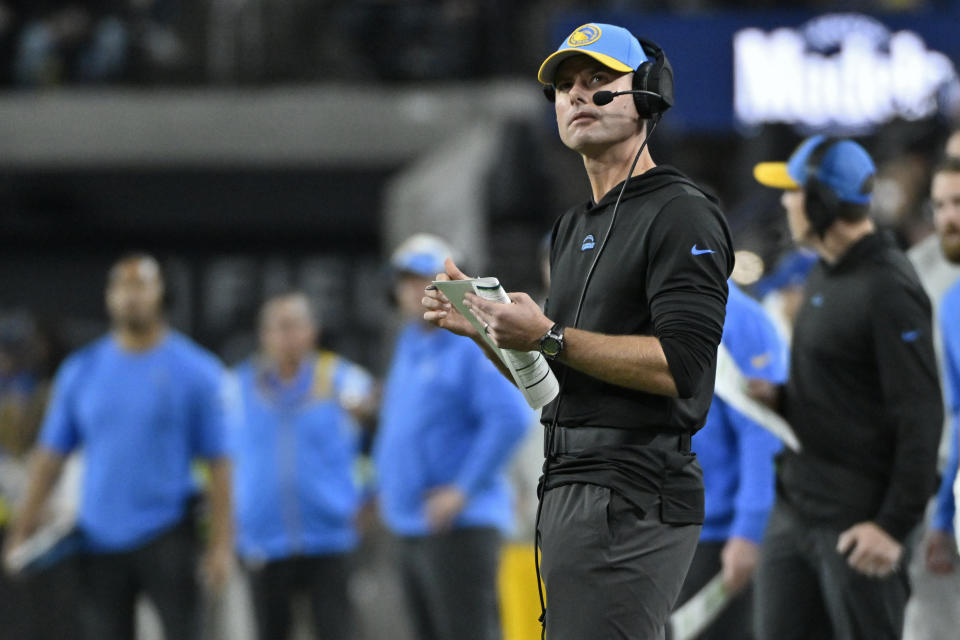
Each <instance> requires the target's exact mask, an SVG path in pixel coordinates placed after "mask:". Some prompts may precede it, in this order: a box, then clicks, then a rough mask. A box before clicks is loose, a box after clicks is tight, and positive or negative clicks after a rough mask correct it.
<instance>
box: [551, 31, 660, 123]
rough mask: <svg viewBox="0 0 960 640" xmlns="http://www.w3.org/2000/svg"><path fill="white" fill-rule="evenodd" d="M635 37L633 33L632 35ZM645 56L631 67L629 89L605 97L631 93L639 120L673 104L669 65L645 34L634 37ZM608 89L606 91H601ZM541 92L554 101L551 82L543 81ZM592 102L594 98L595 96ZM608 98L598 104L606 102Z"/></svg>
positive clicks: (654, 114) (645, 118) (657, 114)
mask: <svg viewBox="0 0 960 640" xmlns="http://www.w3.org/2000/svg"><path fill="white" fill-rule="evenodd" d="M635 37H636V36H635ZM637 41H638V42H639V43H640V46H641V47H642V48H643V52H644V53H645V54H647V57H648V58H653V60H652V61H651V60H649V59H647V60H644V61H643V63H641V64H640V66H639V67H637V68H636V69H635V70H634V73H633V90H632V91H623V92H620V91H618V92H616V93H614V94H612V95H610V96H609V97H610V98H612V97H614V96H616V95H622V94H624V93H632V94H633V104H634V106H636V108H637V113H638V114H639V115H640V118H642V119H643V120H649V119H651V118H653V117H654V116H659V115H663V113H664V112H665V111H666V110H667V109H669V108H670V107H672V106H673V66H672V65H671V64H670V61H669V60H668V59H667V55H666V54H665V53H664V52H663V49H662V48H660V45H658V44H657V43H655V42H654V41H652V40H647V39H646V38H637ZM603 93H608V94H609V93H610V92H603ZM543 95H544V97H545V98H546V99H547V100H548V101H550V102H556V99H557V90H556V88H555V87H554V86H553V85H549V84H548V85H544V87H543ZM594 102H596V103H597V104H601V103H600V102H597V100H596V98H595V99H594ZM608 102H609V99H608V100H606V102H603V103H602V104H607V103H608Z"/></svg>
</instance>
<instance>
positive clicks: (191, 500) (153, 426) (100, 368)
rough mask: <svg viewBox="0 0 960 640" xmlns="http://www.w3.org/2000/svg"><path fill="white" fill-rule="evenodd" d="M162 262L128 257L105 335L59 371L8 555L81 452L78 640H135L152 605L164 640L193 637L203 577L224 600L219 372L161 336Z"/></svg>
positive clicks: (178, 338) (112, 292)
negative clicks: (140, 612)
mask: <svg viewBox="0 0 960 640" xmlns="http://www.w3.org/2000/svg"><path fill="white" fill-rule="evenodd" d="M163 296H164V282H163V277H162V274H161V271H160V267H159V265H158V263H157V261H156V260H155V259H154V258H152V257H151V256H148V255H144V254H134V255H130V256H127V257H124V258H122V259H121V260H119V261H118V262H117V263H116V264H115V265H114V266H113V267H112V268H111V269H110V272H109V278H108V283H107V291H106V303H107V310H108V312H109V316H110V320H111V325H112V330H111V332H110V333H109V334H108V335H106V336H104V337H102V338H100V339H99V340H97V341H96V342H94V343H92V344H91V345H89V346H87V347H85V348H82V349H80V350H79V351H77V352H75V353H74V354H72V355H71V356H70V357H69V358H68V359H67V361H66V362H65V363H64V364H63V366H62V367H61V368H60V370H59V372H58V373H57V377H56V380H55V383H54V389H53V393H52V397H51V401H50V406H49V408H48V410H47V414H46V417H45V420H44V424H43V426H42V430H41V434H40V438H39V443H38V446H37V450H36V452H35V456H34V460H33V464H32V468H31V471H30V478H29V482H28V488H27V491H26V497H25V499H24V504H23V507H22V509H21V510H20V512H19V513H18V514H17V517H16V519H15V521H14V525H13V528H12V532H11V536H10V539H9V540H8V541H7V542H8V544H7V551H8V552H9V551H11V550H12V549H13V548H15V547H16V546H18V545H19V544H20V543H22V542H24V541H25V540H26V539H27V538H28V536H29V535H30V534H31V533H32V532H33V531H35V530H36V529H37V528H38V526H39V525H40V524H41V519H42V515H41V514H42V511H43V506H44V504H45V502H46V499H47V497H48V495H49V494H50V491H51V488H52V487H53V485H54V483H55V481H56V479H57V478H58V476H59V475H60V472H61V470H62V469H63V466H64V462H65V460H66V458H67V456H68V455H70V454H71V453H72V452H74V451H78V450H82V455H83V459H84V471H83V479H82V486H81V495H80V504H79V512H78V516H77V518H78V522H77V526H78V528H79V531H80V533H81V534H82V537H83V540H84V547H85V553H84V556H83V559H82V571H81V577H80V580H81V598H82V607H83V611H82V616H81V618H82V620H83V631H84V637H85V638H88V639H89V640H114V639H116V640H129V639H130V638H133V637H135V633H136V630H135V622H134V621H135V616H134V611H135V602H136V599H137V597H138V596H139V595H140V594H144V595H146V596H147V597H148V598H149V599H150V600H152V602H153V604H154V605H155V606H156V609H157V611H158V613H159V615H160V619H161V622H162V624H163V628H164V632H165V636H166V637H167V638H168V639H170V640H173V639H176V640H180V639H184V640H190V639H191V638H197V637H199V603H200V590H199V584H198V582H197V577H198V573H200V574H201V575H203V576H204V578H205V582H206V586H207V587H208V588H209V589H211V591H214V592H216V591H218V590H219V589H221V588H222V587H223V586H224V584H225V582H226V580H227V577H228V574H229V571H230V566H231V560H232V555H233V536H232V526H231V506H230V466H229V463H228V461H227V458H226V420H227V411H226V407H225V398H224V394H223V378H224V372H223V368H222V366H221V364H220V362H219V361H218V360H217V359H216V358H215V357H214V356H213V355H211V354H210V353H208V352H207V351H205V350H204V349H202V348H200V347H199V346H197V345H196V344H195V343H193V342H192V341H190V340H189V339H188V338H187V337H186V336H184V335H182V334H180V333H178V332H176V331H173V330H171V329H170V328H168V327H167V325H166V322H165V320H164V317H163V309H162V307H163ZM197 458H200V459H204V460H206V461H207V462H208V463H209V465H208V466H209V490H208V494H209V511H210V544H209V546H208V550H207V554H206V556H205V557H204V559H203V562H202V564H201V567H200V569H201V571H200V572H198V571H197V569H198V567H197V552H198V551H199V544H198V540H197V530H196V527H195V522H194V519H193V517H192V516H193V509H194V504H195V501H196V500H195V499H196V497H197V494H198V486H197V482H196V480H195V478H194V475H193V471H192V463H193V461H194V459H197Z"/></svg>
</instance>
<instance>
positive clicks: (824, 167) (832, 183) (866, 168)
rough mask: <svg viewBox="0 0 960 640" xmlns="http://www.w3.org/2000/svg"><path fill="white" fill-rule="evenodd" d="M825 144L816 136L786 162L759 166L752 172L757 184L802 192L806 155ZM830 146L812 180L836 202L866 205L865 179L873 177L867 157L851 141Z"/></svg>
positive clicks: (862, 150)
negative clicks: (830, 193) (829, 193)
mask: <svg viewBox="0 0 960 640" xmlns="http://www.w3.org/2000/svg"><path fill="white" fill-rule="evenodd" d="M824 140H826V136H822V135H817V136H813V137H810V138H807V139H806V140H804V141H803V142H802V143H800V146H799V147H797V150H796V151H794V152H793V155H791V156H790V159H789V160H787V161H786V162H761V163H760V164H758V165H757V166H755V167H754V168H753V176H754V177H755V178H756V179H757V182H759V183H760V184H763V185H766V186H768V187H774V188H776V189H802V188H803V187H804V186H805V185H806V184H807V180H808V179H809V178H810V176H809V175H808V174H807V163H808V160H809V159H810V155H811V154H812V153H813V152H814V150H815V149H816V148H817V147H818V146H819V145H820V143H821V142H823V141H824ZM828 144H830V147H829V148H828V149H827V152H826V153H825V154H824V155H823V157H822V158H821V159H820V163H819V165H817V167H815V172H814V176H815V177H816V178H817V180H819V181H820V182H821V183H822V184H824V185H825V186H827V187H828V188H829V189H831V190H832V191H833V192H834V194H836V196H837V199H838V200H839V201H840V202H849V203H852V204H869V203H870V196H871V193H872V189H871V185H870V183H869V179H870V178H871V177H872V176H873V175H874V174H876V172H877V167H876V166H875V165H874V164H873V160H872V159H871V158H870V154H869V153H867V151H866V150H865V149H864V148H863V147H861V146H860V145H859V144H857V143H856V142H854V141H853V140H846V139H841V140H837V141H835V142H833V143H828Z"/></svg>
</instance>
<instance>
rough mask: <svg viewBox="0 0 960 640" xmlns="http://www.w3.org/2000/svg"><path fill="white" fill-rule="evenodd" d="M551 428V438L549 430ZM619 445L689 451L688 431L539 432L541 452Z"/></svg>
mask: <svg viewBox="0 0 960 640" xmlns="http://www.w3.org/2000/svg"><path fill="white" fill-rule="evenodd" d="M551 431H553V437H552V438H551V435H550V432H551ZM620 444H632V445H644V446H649V447H655V448H657V449H663V450H665V451H690V434H689V433H684V432H680V431H666V432H665V431H651V430H648V429H617V428H615V427H559V426H558V427H547V428H546V429H544V432H543V455H544V456H545V457H548V458H549V457H550V456H556V455H560V454H563V453H578V452H581V451H584V450H586V449H595V448H597V447H609V446H616V445H620Z"/></svg>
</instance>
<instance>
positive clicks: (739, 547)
mask: <svg viewBox="0 0 960 640" xmlns="http://www.w3.org/2000/svg"><path fill="white" fill-rule="evenodd" d="M759 559H760V547H758V546H757V544H756V543H755V542H753V541H751V540H747V539H746V538H730V539H729V540H727V544H725V545H723V551H722V552H721V553H720V563H721V565H722V566H723V586H724V587H725V588H726V590H727V592H728V593H737V592H738V591H740V590H741V589H743V588H744V587H745V586H747V584H748V583H749V582H750V579H751V578H752V577H753V572H754V570H755V569H756V568H757V562H758V561H759Z"/></svg>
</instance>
